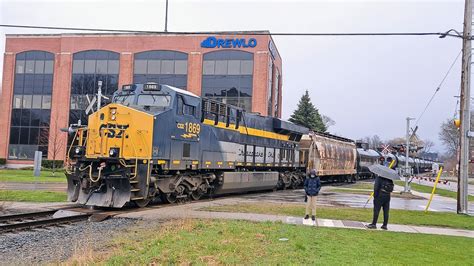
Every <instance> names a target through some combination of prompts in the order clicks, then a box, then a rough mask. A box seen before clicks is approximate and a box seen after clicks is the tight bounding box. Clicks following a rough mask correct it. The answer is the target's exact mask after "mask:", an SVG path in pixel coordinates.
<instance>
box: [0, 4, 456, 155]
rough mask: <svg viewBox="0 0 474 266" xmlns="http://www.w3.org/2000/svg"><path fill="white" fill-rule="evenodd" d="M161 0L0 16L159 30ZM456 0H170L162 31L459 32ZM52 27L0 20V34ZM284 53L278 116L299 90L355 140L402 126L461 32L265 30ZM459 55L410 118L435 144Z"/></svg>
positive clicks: (451, 103) (6, 8)
mask: <svg viewBox="0 0 474 266" xmlns="http://www.w3.org/2000/svg"><path fill="white" fill-rule="evenodd" d="M164 3H165V1H164V0H163V1H157V0H152V1H130V2H126V1H113V0H111V1H106V0H103V1H84V0H83V1H65V0H64V1H41V0H37V1H21V0H20V1H10V0H0V23H1V24H24V25H42V26H62V27H92V28H93V27H95V28H112V29H137V30H157V31H160V30H163V27H164V26H163V25H164V22H163V21H164ZM463 5H464V3H463V1H460V0H449V1H406V0H405V1H403V0H399V1H387V0H377V1H358V0H347V1H334V0H332V1H290V0H288V1H177V0H170V6H169V21H168V30H170V31H214V30H215V31H219V30H270V31H272V32H444V31H447V30H449V29H451V28H454V29H457V30H458V31H462V20H463ZM42 32H47V33H54V32H55V31H46V30H22V29H4V28H3V29H2V28H0V34H1V35H0V42H1V43H2V45H1V48H0V49H1V50H0V53H1V56H2V62H3V53H4V43H5V36H4V34H6V33H42ZM274 39H275V43H276V46H277V47H278V49H279V52H280V54H281V56H282V58H283V118H288V117H289V116H290V115H291V113H292V112H293V110H294V109H295V107H296V105H297V103H298V100H299V98H300V96H301V95H302V94H303V93H304V90H306V89H307V90H309V92H310V95H311V98H312V100H313V102H314V104H315V105H316V107H318V108H319V110H320V112H321V113H322V114H325V115H328V116H330V117H331V118H333V119H334V120H335V121H336V125H335V126H334V127H332V128H330V131H331V132H332V133H337V134H339V135H342V136H345V137H349V138H353V139H357V138H361V137H364V136H368V135H374V134H377V135H379V136H380V137H381V138H382V139H391V138H394V137H398V136H403V135H404V134H405V124H406V120H405V118H406V117H407V116H411V117H418V116H419V115H420V113H421V112H422V111H423V109H424V107H425V104H426V103H427V101H428V100H429V98H430V97H431V95H432V93H433V92H434V90H435V89H436V87H437V86H438V84H439V82H440V81H441V79H442V78H443V76H444V75H445V73H446V71H447V70H448V68H449V66H450V65H451V63H452V62H453V60H454V58H455V57H456V55H457V54H458V53H459V51H460V49H461V44H462V43H461V40H460V39H454V38H445V39H439V38H438V37H433V36H431V37H279V36H276V37H274ZM460 66H461V62H460V60H458V62H457V63H456V65H455V67H454V68H453V70H452V72H451V73H450V75H449V76H448V78H447V79H446V81H445V83H444V85H443V86H442V88H441V90H440V91H439V93H438V94H437V96H436V98H435V99H434V100H433V102H432V104H431V106H430V107H429V109H428V110H427V112H426V114H425V115H424V117H423V118H422V120H421V121H420V123H419V127H420V128H419V130H418V133H419V135H420V137H421V138H427V139H430V140H432V141H434V142H435V143H436V146H435V148H434V150H437V151H442V150H443V147H442V146H441V144H440V142H439V140H438V132H439V125H440V123H441V122H442V121H444V120H446V119H447V118H452V117H453V115H454V111H455V107H456V99H455V98H454V97H453V96H454V95H457V94H459V86H460V76H461V74H460V73H461V72H460V68H461V67H460Z"/></svg>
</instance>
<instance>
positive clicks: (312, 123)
mask: <svg viewBox="0 0 474 266" xmlns="http://www.w3.org/2000/svg"><path fill="white" fill-rule="evenodd" d="M290 121H291V122H293V123H295V124H298V125H301V126H305V127H307V128H309V129H311V130H314V131H320V132H326V130H327V128H326V125H325V124H324V122H323V119H322V118H321V115H320V114H319V111H318V109H317V108H316V107H314V105H313V103H311V98H310V97H309V93H308V90H306V93H305V94H304V95H303V96H302V97H301V99H300V102H299V103H298V107H297V108H296V110H295V111H294V112H293V114H292V115H291V117H290Z"/></svg>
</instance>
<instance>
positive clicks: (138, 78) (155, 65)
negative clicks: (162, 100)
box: [133, 51, 188, 89]
mask: <svg viewBox="0 0 474 266" xmlns="http://www.w3.org/2000/svg"><path fill="white" fill-rule="evenodd" d="M134 57H135V61H134V62H135V63H134V65H135V67H134V75H133V82H134V83H146V82H156V83H159V84H166V85H170V86H174V87H178V88H182V89H186V85H187V72H188V71H187V65H188V64H187V58H188V55H187V54H185V53H181V52H177V51H146V52H141V53H136V54H135V55H134Z"/></svg>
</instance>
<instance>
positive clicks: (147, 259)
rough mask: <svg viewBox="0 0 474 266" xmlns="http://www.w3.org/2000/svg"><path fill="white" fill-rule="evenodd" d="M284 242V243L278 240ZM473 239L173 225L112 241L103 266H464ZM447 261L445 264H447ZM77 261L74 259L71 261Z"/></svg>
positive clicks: (473, 256) (276, 226)
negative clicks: (328, 265) (450, 265)
mask: <svg viewBox="0 0 474 266" xmlns="http://www.w3.org/2000/svg"><path fill="white" fill-rule="evenodd" d="M280 238H287V239H288V241H280V240H279V239H280ZM473 246H474V239H471V238H464V237H452V236H437V235H426V234H408V233H395V232H383V231H368V230H353V229H337V228H323V227H320V228H317V227H309V226H296V225H289V224H283V223H271V222H265V223H255V222H247V221H223V220H177V221H174V222H168V223H164V224H162V225H160V226H156V227H151V228H149V229H147V230H144V229H142V230H137V229H134V230H132V231H130V232H128V233H125V235H122V236H121V237H120V238H119V239H116V240H115V241H114V242H113V245H112V247H110V249H109V253H108V254H106V255H105V257H102V258H99V256H100V255H99V254H96V259H93V260H92V261H91V262H92V264H96V263H97V264H106V265H130V264H132V265H156V264H165V265H169V264H172V265H175V264H176V265H177V264H180V265H189V264H197V265H209V264H211V265H229V264H231V265H235V264H240V265H250V264H251V265H255V264H256V265H287V264H296V265H312V264H324V265H327V264H331V265H346V264H351V265H353V264H356V265H357V264H364V265H431V264H435V265H446V264H452V265H467V264H469V263H472V262H473V261H474V252H472V251H473ZM448 258H449V259H448ZM75 260H76V261H77V260H79V261H80V258H79V259H77V258H76V259H73V263H74V261H75Z"/></svg>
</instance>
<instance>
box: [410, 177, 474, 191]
mask: <svg viewBox="0 0 474 266" xmlns="http://www.w3.org/2000/svg"><path fill="white" fill-rule="evenodd" d="M426 178H427V177H426ZM430 178H431V179H433V180H434V179H435V178H433V177H430ZM412 183H414V184H420V185H425V186H430V187H433V186H434V182H431V181H428V180H424V179H421V178H413V181H412ZM436 187H437V188H442V189H446V190H450V191H454V192H457V191H458V183H457V182H452V181H448V183H447V184H444V183H438V185H437V186H436ZM468 193H469V195H473V196H474V185H468Z"/></svg>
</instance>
